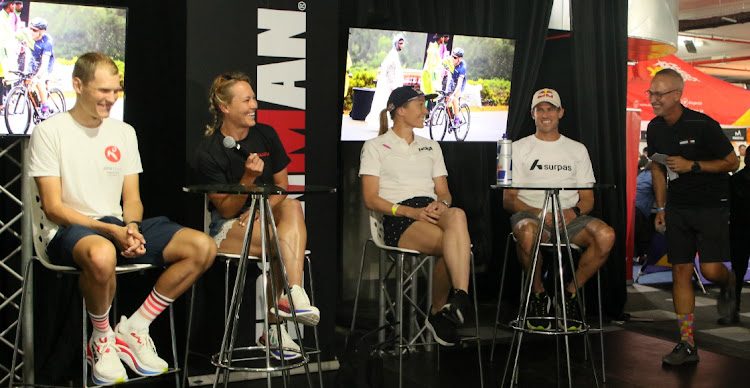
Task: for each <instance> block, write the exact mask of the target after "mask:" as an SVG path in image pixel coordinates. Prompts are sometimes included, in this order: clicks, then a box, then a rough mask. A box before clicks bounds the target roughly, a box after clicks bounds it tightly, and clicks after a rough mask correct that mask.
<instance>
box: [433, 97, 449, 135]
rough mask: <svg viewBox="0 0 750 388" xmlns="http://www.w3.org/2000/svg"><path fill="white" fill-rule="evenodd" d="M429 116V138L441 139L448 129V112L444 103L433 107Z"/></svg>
mask: <svg viewBox="0 0 750 388" xmlns="http://www.w3.org/2000/svg"><path fill="white" fill-rule="evenodd" d="M432 113H433V114H432V115H431V116H430V139H432V140H437V141H441V140H443V138H444V137H445V131H447V130H448V121H449V120H448V112H447V111H446V110H445V105H443V106H439V107H437V108H435V111H433V112H432Z"/></svg>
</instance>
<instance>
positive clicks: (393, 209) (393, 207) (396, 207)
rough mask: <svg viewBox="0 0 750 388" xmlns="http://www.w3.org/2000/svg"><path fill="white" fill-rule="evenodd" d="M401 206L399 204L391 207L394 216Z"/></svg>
mask: <svg viewBox="0 0 750 388" xmlns="http://www.w3.org/2000/svg"><path fill="white" fill-rule="evenodd" d="M399 206H401V205H399V204H397V203H395V204H393V206H391V213H393V215H394V216H395V215H396V210H398V207H399Z"/></svg>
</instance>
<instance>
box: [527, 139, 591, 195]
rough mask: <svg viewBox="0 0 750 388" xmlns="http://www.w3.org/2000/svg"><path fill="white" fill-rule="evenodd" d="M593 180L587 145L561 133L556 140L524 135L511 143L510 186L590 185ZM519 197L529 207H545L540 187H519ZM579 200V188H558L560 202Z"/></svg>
mask: <svg viewBox="0 0 750 388" xmlns="http://www.w3.org/2000/svg"><path fill="white" fill-rule="evenodd" d="M594 182H596V178H594V171H593V170H592V168H591V159H590V158H589V152H588V150H587V149H586V146H584V145H583V144H581V143H579V142H577V141H575V140H571V139H569V138H567V137H565V136H563V135H560V138H559V139H557V140H555V141H544V140H539V139H538V138H537V137H536V136H534V135H530V136H526V137H524V138H523V139H521V140H518V141H516V142H513V186H523V185H529V186H549V187H565V186H572V187H575V186H590V185H592V184H593V183H594ZM518 199H520V200H521V201H523V202H524V203H525V204H527V205H529V206H533V207H535V208H539V209H541V208H542V206H544V191H543V190H519V191H518ZM576 203H578V191H567V190H562V191H560V204H561V205H562V208H563V209H569V208H571V207H573V206H575V205H576Z"/></svg>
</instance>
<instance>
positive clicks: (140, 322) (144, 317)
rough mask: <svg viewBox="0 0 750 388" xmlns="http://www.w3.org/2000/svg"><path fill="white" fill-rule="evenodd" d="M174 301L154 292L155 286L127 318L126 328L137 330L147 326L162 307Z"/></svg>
mask: <svg viewBox="0 0 750 388" xmlns="http://www.w3.org/2000/svg"><path fill="white" fill-rule="evenodd" d="M172 302H174V299H169V298H167V297H166V296H164V295H161V294H159V293H158V292H156V288H154V289H153V290H152V291H151V294H149V296H148V298H146V300H145V301H143V304H142V305H141V307H140V308H139V309H138V311H136V312H135V313H133V315H131V316H130V318H128V325H127V327H128V329H130V331H133V332H135V331H138V330H140V329H145V328H148V326H149V325H151V322H153V321H154V319H156V317H158V316H159V314H161V312H162V311H164V309H166V308H167V307H169V305H171V304H172Z"/></svg>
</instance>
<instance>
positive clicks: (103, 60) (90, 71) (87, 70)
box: [73, 52, 120, 85]
mask: <svg viewBox="0 0 750 388" xmlns="http://www.w3.org/2000/svg"><path fill="white" fill-rule="evenodd" d="M99 67H101V68H103V69H105V70H109V74H110V75H117V74H119V73H120V71H119V70H118V69H117V64H116V63H115V61H113V60H112V58H110V57H108V56H106V55H104V54H102V53H97V52H91V53H86V54H83V55H81V56H80V57H78V60H76V63H75V65H74V66H73V78H78V79H80V80H81V82H83V84H84V85H85V84H88V83H89V82H90V81H91V80H93V79H94V75H95V73H96V69H98V68H99Z"/></svg>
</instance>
